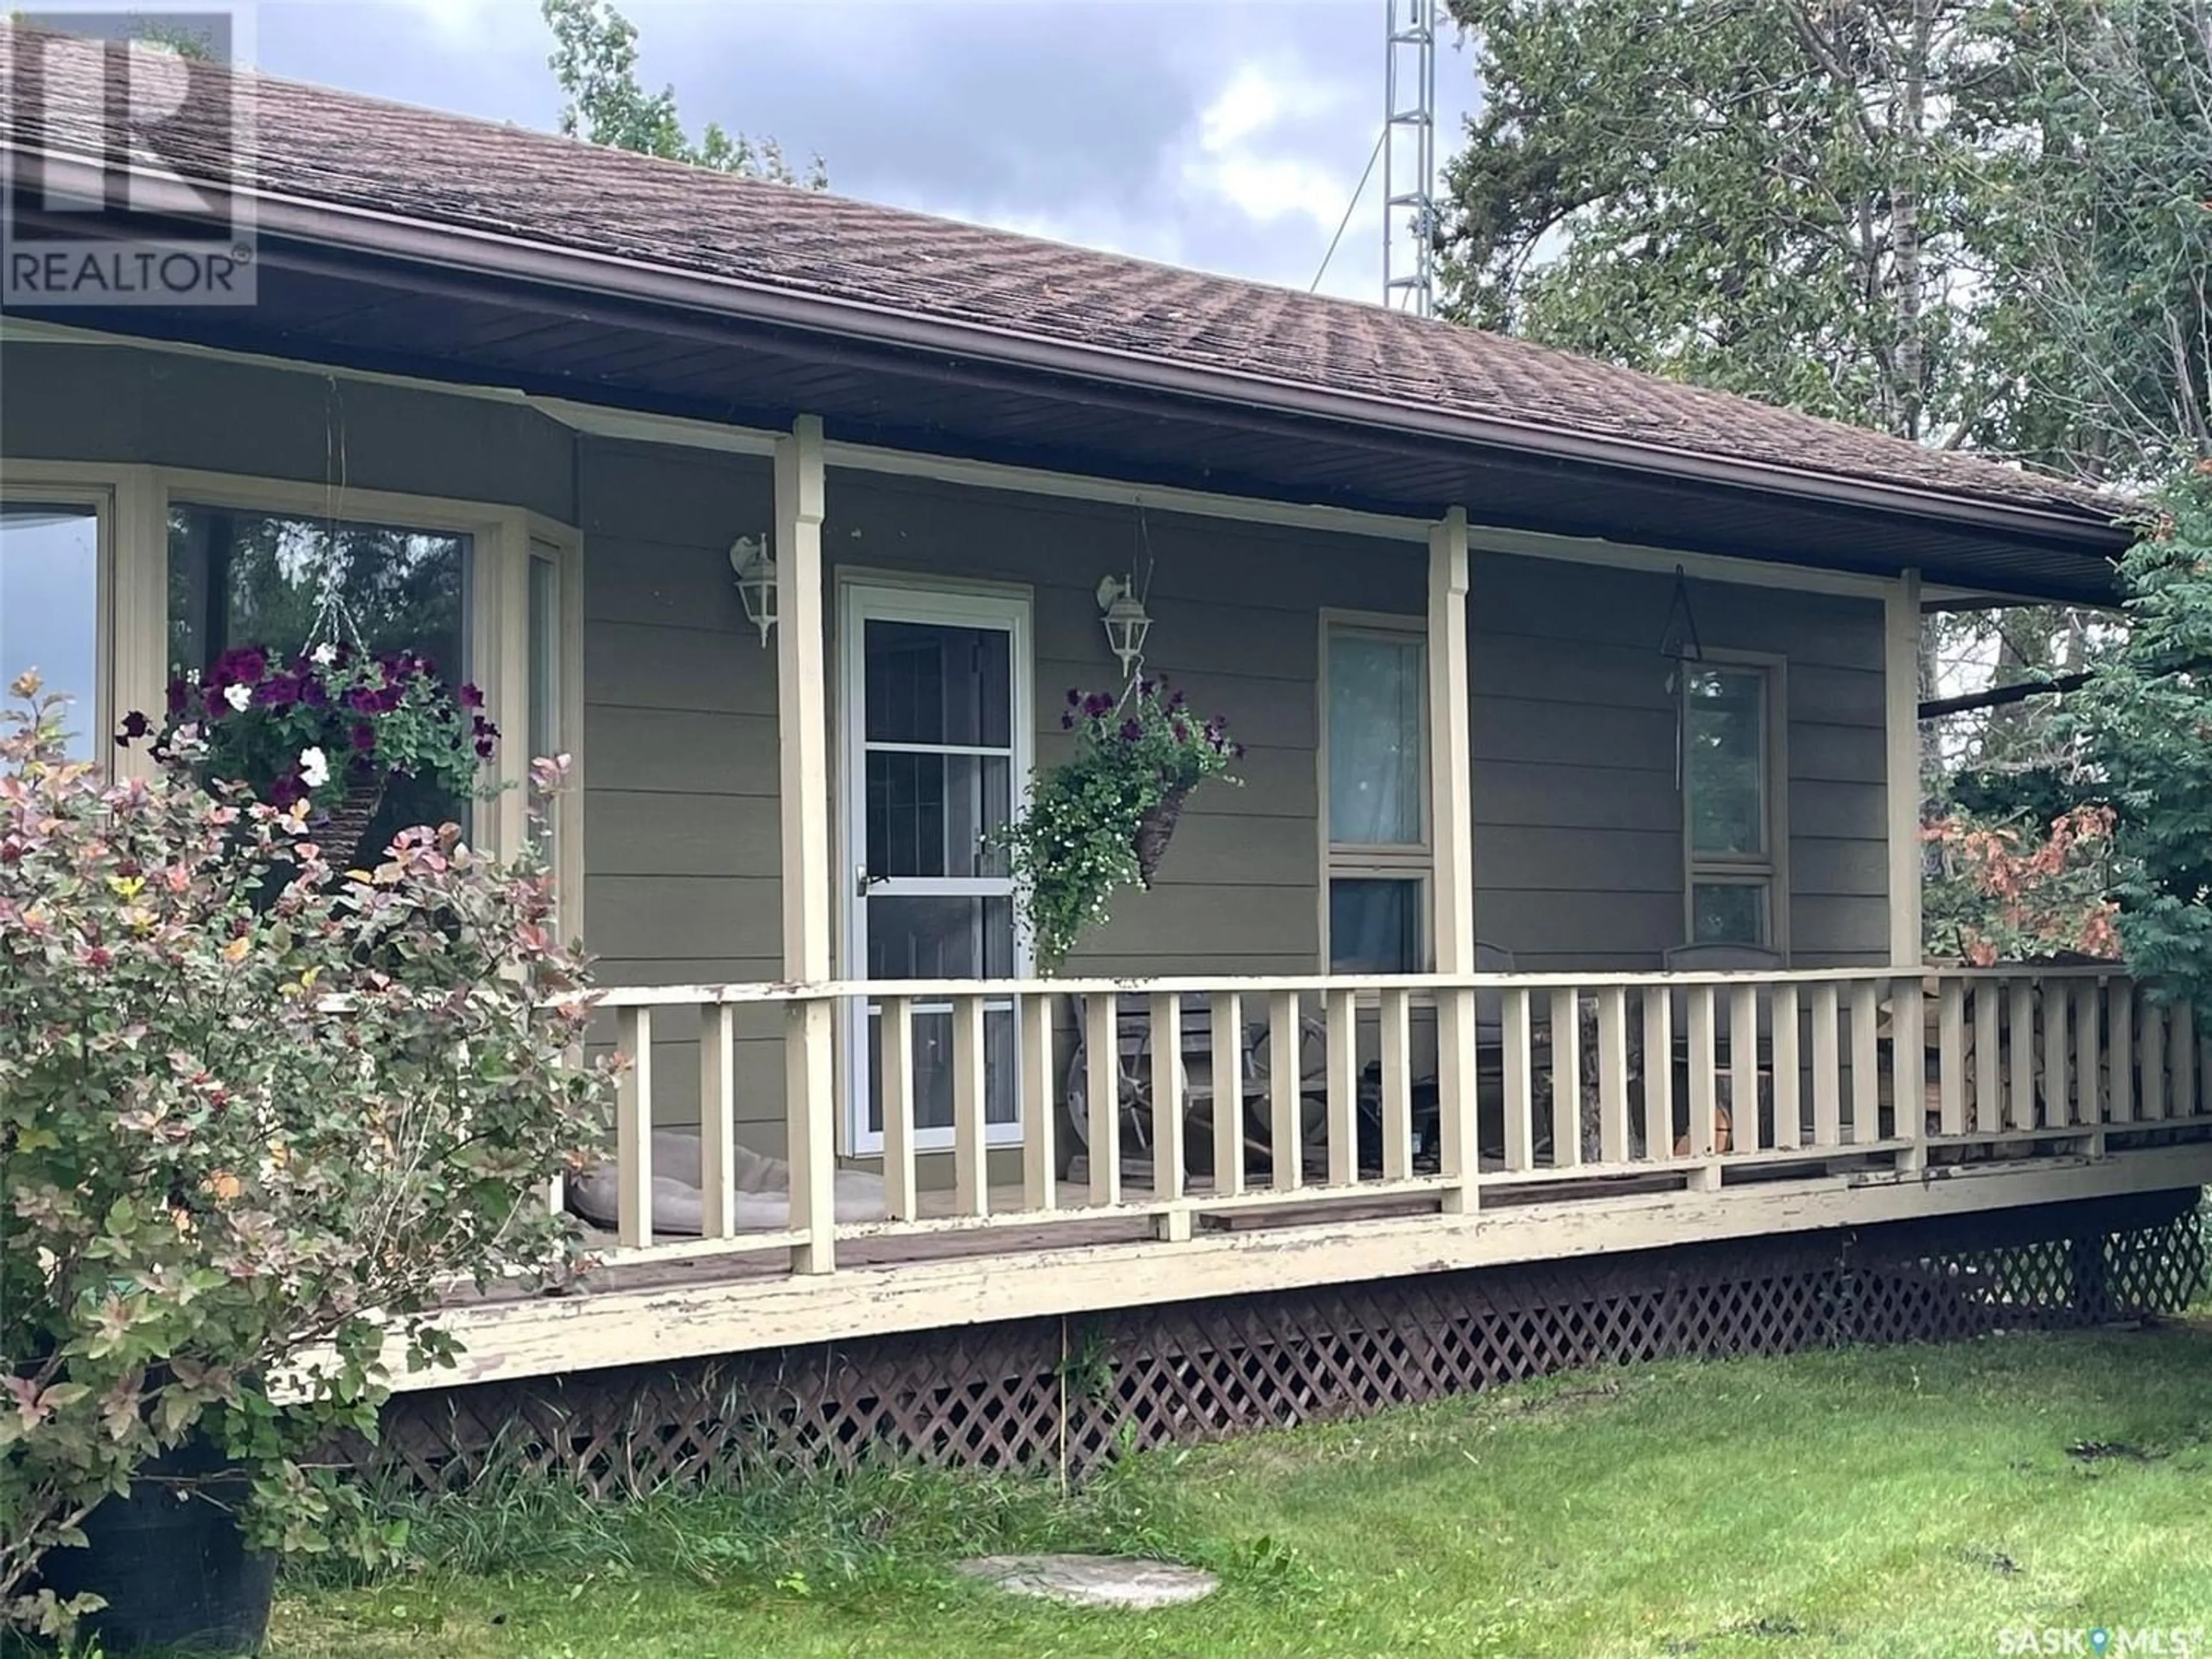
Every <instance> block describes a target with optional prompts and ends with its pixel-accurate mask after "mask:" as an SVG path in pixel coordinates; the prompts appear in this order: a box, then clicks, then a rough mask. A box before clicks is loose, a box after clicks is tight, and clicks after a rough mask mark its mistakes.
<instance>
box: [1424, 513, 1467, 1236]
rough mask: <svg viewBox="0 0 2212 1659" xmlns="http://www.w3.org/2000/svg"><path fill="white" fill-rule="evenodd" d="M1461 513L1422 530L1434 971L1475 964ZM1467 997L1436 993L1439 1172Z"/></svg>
mask: <svg viewBox="0 0 2212 1659" xmlns="http://www.w3.org/2000/svg"><path fill="white" fill-rule="evenodd" d="M1467 580H1468V559H1467V512H1466V509H1465V508H1463V507H1454V508H1452V509H1451V511H1450V512H1449V513H1446V514H1445V515H1444V517H1443V520H1442V521H1441V522H1440V523H1438V524H1437V526H1435V527H1434V528H1433V529H1431V531H1430V532H1429V641H1428V645H1429V825H1430V836H1431V840H1432V841H1433V842H1434V843H1435V851H1436V872H1435V875H1434V877H1433V878H1432V882H1431V898H1430V916H1431V932H1432V933H1433V935H1434V939H1435V945H1436V968H1437V972H1438V973H1439V974H1451V975H1456V974H1471V973H1473V972H1474V791H1473V787H1472V781H1471V774H1472V772H1473V769H1474V757H1473V750H1472V748H1471V745H1470V741H1469V726H1470V722H1471V714H1470V710H1469V708H1468V667H1467ZM1474 1068H1475V1023H1474V995H1473V994H1471V993H1469V992H1466V991H1459V992H1454V991H1449V990H1448V991H1446V992H1444V993H1443V994H1442V995H1440V996H1439V997H1438V998H1437V1116H1438V1127H1439V1133H1440V1134H1441V1137H1442V1140H1441V1145H1440V1146H1439V1147H1438V1152H1439V1154H1440V1161H1441V1163H1442V1165H1443V1174H1444V1176H1445V1178H1446V1179H1447V1181H1450V1180H1452V1179H1454V1178H1455V1177H1472V1176H1474V1169H1475V1144H1474V1142H1475V1136H1474V1112H1475V1086H1474ZM1475 1202H1476V1194H1475V1188H1474V1185H1473V1184H1472V1182H1471V1181H1469V1182H1467V1184H1463V1185H1455V1186H1448V1187H1447V1188H1445V1192H1444V1209H1445V1211H1446V1212H1448V1213H1449V1212H1465V1211H1468V1210H1472V1209H1474V1207H1475Z"/></svg>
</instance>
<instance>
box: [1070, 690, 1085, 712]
mask: <svg viewBox="0 0 2212 1659" xmlns="http://www.w3.org/2000/svg"><path fill="white" fill-rule="evenodd" d="M1067 706H1068V707H1069V708H1082V707H1083V693H1081V692H1080V691H1079V690H1076V689H1075V688H1074V687H1073V686H1072V685H1071V686H1070V687H1068V689H1067Z"/></svg>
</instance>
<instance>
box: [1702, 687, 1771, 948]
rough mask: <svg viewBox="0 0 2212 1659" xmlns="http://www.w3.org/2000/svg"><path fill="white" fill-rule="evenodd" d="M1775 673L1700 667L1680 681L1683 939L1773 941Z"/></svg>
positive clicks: (1733, 942) (1710, 942)
mask: <svg viewBox="0 0 2212 1659" xmlns="http://www.w3.org/2000/svg"><path fill="white" fill-rule="evenodd" d="M1778 675H1779V670H1778V668H1771V667H1768V666H1765V665H1755V664H1723V665H1714V664H1705V665H1699V666H1698V667H1696V668H1693V669H1692V670H1691V671H1689V672H1688V673H1686V675H1685V676H1684V678H1683V687H1682V795H1683V822H1684V839H1685V841H1686V843H1687V848H1688V854H1689V881H1688V890H1689V933H1690V939H1691V942H1692V943H1693V944H1698V945H1717V944H1727V945H1774V944H1775V942H1776V941H1775V935H1776V927H1775V923H1776V917H1775V915H1774V895H1775V886H1776V882H1775V876H1776V871H1777V867H1778V860H1777V854H1776V845H1775V844H1776V840H1777V833H1776V829H1775V811H1774V800H1775V789H1774V779H1775V774H1776V768H1775V765H1774V752H1775V737H1776V732H1777V731H1778V720H1777V718H1776V714H1775V708H1774V705H1775V703H1776V702H1778Z"/></svg>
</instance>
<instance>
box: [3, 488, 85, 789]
mask: <svg viewBox="0 0 2212 1659" xmlns="http://www.w3.org/2000/svg"><path fill="white" fill-rule="evenodd" d="M31 668H35V669H37V670H38V671H39V678H40V681H41V682H42V684H43V688H44V690H46V691H47V692H52V693H58V694H60V695H63V696H68V697H69V698H70V699H71V702H70V708H69V710H68V713H67V715H66V719H65V724H66V726H67V730H68V733H69V751H70V754H71V755H72V756H75V757H77V758H78V759H81V760H89V759H91V758H92V757H94V755H95V754H96V753H97V752H98V732H99V723H100V513H99V511H98V509H97V508H94V507H87V506H80V505H64V504H62V503H58V502H56V503H51V504H49V503H45V502H37V501H9V502H8V503H6V504H5V505H4V506H0V695H4V694H5V691H6V688H7V687H8V686H9V684H13V683H14V681H15V678H16V677H17V676H18V675H20V674H21V673H22V672H23V671H25V670H26V669H31Z"/></svg>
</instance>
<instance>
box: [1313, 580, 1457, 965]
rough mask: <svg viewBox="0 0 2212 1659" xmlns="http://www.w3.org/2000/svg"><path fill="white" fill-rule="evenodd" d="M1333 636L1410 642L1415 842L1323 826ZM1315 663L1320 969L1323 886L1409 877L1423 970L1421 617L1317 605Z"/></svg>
mask: <svg viewBox="0 0 2212 1659" xmlns="http://www.w3.org/2000/svg"><path fill="white" fill-rule="evenodd" d="M1339 634H1352V635H1365V636H1367V637H1369V638H1373V639H1382V640H1388V641H1390V642H1391V643H1392V644H1394V645H1412V646H1413V647H1417V648H1418V649H1419V653H1420V662H1421V690H1422V696H1420V697H1419V699H1418V700H1417V702H1416V705H1415V712H1416V714H1417V717H1418V719H1419V722H1420V752H1419V757H1418V759H1417V762H1416V765H1417V768H1418V770H1417V773H1416V775H1417V776H1418V777H1419V780H1420V787H1421V839H1420V841H1419V843H1418V844H1403V845H1401V844H1397V843H1390V844H1386V845H1383V846H1375V845H1370V844H1367V843H1363V842H1340V841H1337V840H1336V839H1334V836H1332V835H1331V834H1330V824H1329V753H1328V727H1329V718H1328V715H1329V707H1328V697H1329V688H1328V659H1329V650H1328V647H1329V641H1330V639H1331V638H1332V637H1333V636H1334V635H1339ZM1317 642H1318V643H1317V650H1318V664H1317V666H1316V669H1315V672H1314V686H1315V696H1316V701H1315V705H1314V709H1315V720H1316V723H1317V726H1318V731H1317V733H1316V741H1315V744H1314V748H1315V751H1316V754H1315V760H1316V788H1317V793H1316V806H1315V811H1314V830H1315V835H1316V838H1317V840H1318V842H1319V850H1320V866H1321V886H1320V891H1319V893H1318V894H1317V895H1316V900H1317V903H1316V908H1317V910H1318V912H1319V928H1320V933H1319V937H1320V939H1321V962H1320V965H1321V971H1322V972H1323V973H1325V974H1326V973H1328V972H1331V971H1332V969H1331V965H1330V964H1331V962H1332V945H1331V942H1330V939H1329V887H1330V884H1332V883H1333V882H1334V881H1335V879H1336V878H1339V877H1343V878H1347V879H1351V880H1358V879H1360V878H1377V879H1383V880H1393V879H1395V880H1401V881H1402V880H1410V881H1411V883H1412V884H1413V888H1414V896H1413V916H1414V927H1415V929H1416V932H1415V935H1414V946H1413V948H1414V952H1415V957H1416V960H1417V961H1418V963H1419V965H1420V966H1422V967H1423V968H1425V967H1427V966H1428V964H1429V963H1431V961H1432V960H1433V958H1434V952H1435V950H1436V941H1435V939H1434V937H1433V933H1434V929H1433V927H1432V925H1431V902H1430V892H1431V889H1432V887H1433V886H1434V884H1435V877H1436V829H1435V824H1436V803H1435V802H1434V801H1433V800H1431V799H1430V793H1431V773H1430V768H1429V744H1430V732H1429V703H1428V696H1427V689H1428V672H1429V667H1428V642H1429V635H1428V619H1427V618H1426V617H1414V616H1405V615H1401V614H1399V613H1397V612H1395V611H1348V610H1341V609H1337V608H1334V607H1326V606H1325V607H1323V609H1322V612H1321V618H1320V628H1319V632H1318V635H1317Z"/></svg>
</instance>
